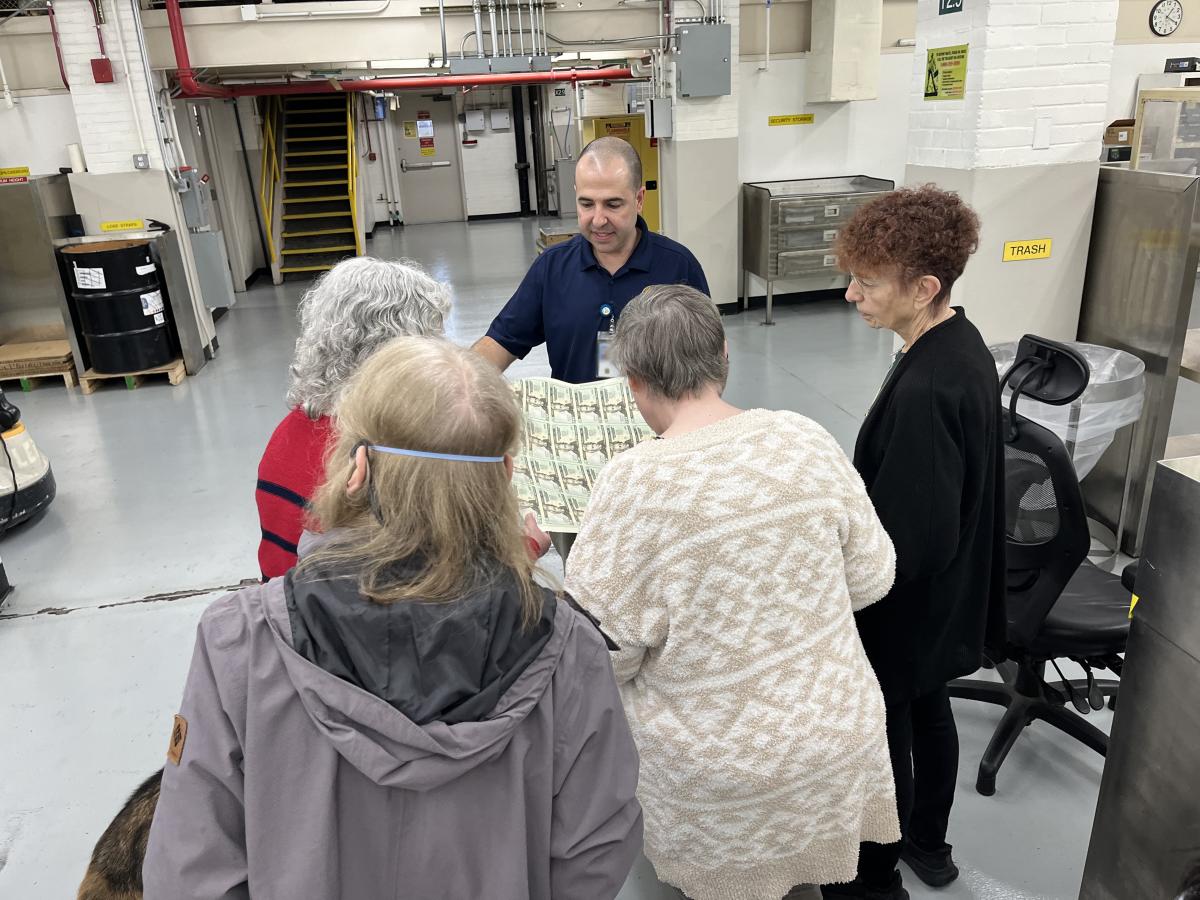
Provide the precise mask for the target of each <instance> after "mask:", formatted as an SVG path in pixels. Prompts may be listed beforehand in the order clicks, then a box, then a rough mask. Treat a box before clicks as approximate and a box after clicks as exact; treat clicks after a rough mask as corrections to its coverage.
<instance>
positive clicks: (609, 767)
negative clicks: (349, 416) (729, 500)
mask: <svg viewBox="0 0 1200 900" xmlns="http://www.w3.org/2000/svg"><path fill="white" fill-rule="evenodd" d="M353 583H354V582H353V579H350V578H340V579H339V578H337V577H333V578H327V579H322V580H319V581H310V582H307V583H300V584H296V583H293V582H292V581H291V576H289V577H288V578H287V579H275V580H273V581H271V582H269V583H268V584H266V585H261V586H255V587H251V588H246V589H244V590H241V591H238V592H236V593H234V594H230V595H228V596H226V597H224V598H222V599H220V600H218V601H216V602H215V603H214V604H213V605H212V606H211V607H209V608H208V610H207V611H206V612H205V613H204V615H203V616H202V617H201V620H200V625H199V627H198V629H197V636H196V648H195V653H194V656H193V658H192V666H191V671H190V672H189V674H188V679H187V685H186V687H185V689H184V697H183V703H182V706H181V708H180V717H181V719H182V720H184V721H185V722H186V725H183V726H180V724H179V721H178V720H177V721H176V727H175V728H174V729H173V742H172V750H173V754H172V755H171V756H169V761H168V763H167V765H166V769H165V770H164V773H163V781H162V795H161V798H160V799H159V803H158V809H157V812H156V813H155V817H154V823H153V826H152V828H151V831H150V840H149V846H148V847H147V851H146V861H145V866H144V869H143V876H144V883H145V898H146V900H160V898H161V900H166V898H170V900H186V898H197V900H199V898H204V900H216V898H246V897H253V898H255V900H268V898H280V900H306V898H311V900H335V898H339V900H360V898H361V900H385V898H412V900H434V898H447V900H450V898H453V900H474V898H488V900H524V898H530V900H571V898H580V900H584V898H586V900H600V898H612V897H614V896H616V894H617V892H618V891H619V890H620V887H621V885H622V883H623V882H624V880H625V877H626V875H627V874H628V873H629V870H630V868H631V866H632V865H633V861H634V858H635V857H636V855H637V853H638V851H639V850H640V849H641V845H642V814H641V808H640V807H639V806H638V803H637V800H636V799H635V796H634V794H635V791H636V788H637V773H638V758H637V751H636V749H635V747H634V743H633V739H632V737H631V736H630V733H629V728H628V726H627V725H626V721H625V715H624V712H623V710H622V707H621V700H620V697H619V695H618V693H617V688H616V684H615V681H614V679H613V674H612V668H611V665H610V663H609V659H608V651H607V649H606V647H605V643H604V639H603V637H602V636H601V634H600V633H599V632H598V631H597V629H596V628H595V627H594V626H593V625H592V624H591V623H590V622H589V621H588V620H587V619H585V618H584V617H583V616H582V615H581V614H580V613H578V612H576V611H575V610H574V609H572V608H571V607H570V606H569V605H568V604H567V603H563V602H557V601H556V600H555V598H554V597H553V596H552V595H550V594H549V592H547V596H546V602H545V606H544V608H543V614H542V617H541V620H540V621H539V623H538V624H537V626H536V627H535V628H533V629H530V630H523V629H520V628H519V627H516V624H515V623H516V618H517V616H519V609H518V606H519V604H516V600H515V590H514V589H513V587H512V586H511V585H508V586H505V585H504V584H500V585H496V586H492V587H491V588H487V589H484V590H481V591H480V592H477V593H476V594H474V595H472V596H470V597H467V598H464V599H463V600H462V601H460V602H456V603H452V604H427V603H398V604H389V605H380V604H374V603H371V602H370V601H367V600H364V599H363V598H361V597H360V596H359V595H358V592H357V590H354V589H353ZM493 695H494V697H495V699H494V701H493ZM481 698H482V699H481ZM484 707H486V708H484ZM418 723H420V724H418ZM184 729H186V730H184ZM176 755H177V756H178V763H177V764H176V763H175V762H174V756H176Z"/></svg>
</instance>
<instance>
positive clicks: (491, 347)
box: [474, 137, 708, 383]
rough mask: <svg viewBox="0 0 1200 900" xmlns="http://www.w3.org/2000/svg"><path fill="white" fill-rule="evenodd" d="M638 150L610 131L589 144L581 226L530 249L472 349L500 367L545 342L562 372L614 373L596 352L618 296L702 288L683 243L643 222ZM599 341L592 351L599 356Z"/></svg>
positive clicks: (578, 377)
mask: <svg viewBox="0 0 1200 900" xmlns="http://www.w3.org/2000/svg"><path fill="white" fill-rule="evenodd" d="M645 197H646V187H645V185H644V184H643V183H642V163H641V160H640V159H638V155H637V151H636V150H634V149H633V147H632V146H631V145H630V144H629V143H628V142H627V141H623V140H621V139H620V138H617V137H602V138H597V139H596V140H594V141H592V142H591V143H590V144H588V145H587V146H586V147H585V148H584V149H583V152H582V153H581V154H579V162H578V164H577V165H576V167H575V205H576V208H577V209H578V211H579V234H577V235H575V237H573V238H571V240H569V241H567V242H565V243H562V244H558V245H556V246H554V247H550V248H548V249H547V250H546V251H545V252H544V253H542V255H541V256H539V257H538V258H537V260H536V261H535V262H534V264H533V266H532V267H531V268H530V270H529V272H528V273H526V275H525V279H524V280H523V281H522V282H521V286H520V287H519V288H517V292H516V293H515V294H513V296H512V299H510V300H509V301H508V303H507V304H506V305H505V307H504V309H502V310H501V311H500V315H498V316H496V319H495V321H493V322H492V326H491V328H489V329H488V332H487V335H486V336H485V337H482V338H480V339H479V340H478V341H476V342H475V346H474V350H475V351H476V352H477V353H479V354H480V355H481V356H483V357H484V358H485V359H487V360H488V361H489V362H491V363H493V364H495V365H496V367H497V368H499V369H500V370H501V371H503V370H505V369H507V368H508V367H509V366H510V365H512V363H513V361H514V360H516V359H523V358H524V357H525V355H526V354H527V353H529V351H530V350H532V349H533V348H534V347H536V346H538V345H539V344H542V343H544V344H545V345H546V351H547V353H548V354H549V356H550V366H551V370H552V373H553V375H554V377H555V378H557V379H559V380H560V381H570V382H575V383H579V382H584V381H594V380H596V378H598V377H600V378H603V377H607V376H609V375H612V374H615V372H614V371H613V370H612V369H611V368H610V367H609V366H608V364H607V363H606V360H605V359H604V358H603V357H604V353H605V349H606V347H607V338H608V335H610V334H611V333H612V329H613V326H614V325H615V324H616V321H617V318H618V317H619V316H620V315H621V310H623V309H624V308H625V305H626V304H627V303H628V302H629V301H630V300H632V299H633V298H634V297H636V296H637V295H638V294H640V293H641V292H642V289H643V288H645V287H648V286H650V285H652V284H688V285H691V286H692V287H694V288H696V289H697V290H700V291H703V292H704V293H705V294H707V293H708V282H707V281H706V280H705V278H704V270H703V269H701V268H700V263H699V262H697V261H696V257H694V256H692V254H691V253H690V252H689V251H688V249H687V248H686V247H684V246H683V245H681V244H677V243H676V242H675V241H673V240H671V239H670V238H665V237H663V236H662V235H660V234H655V233H654V232H652V231H650V230H649V229H648V228H647V227H646V223H645V221H643V219H642V217H641V215H640V213H641V211H642V202H643V200H644V199H645ZM598 350H599V358H598Z"/></svg>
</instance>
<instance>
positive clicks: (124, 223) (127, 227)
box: [100, 219, 146, 231]
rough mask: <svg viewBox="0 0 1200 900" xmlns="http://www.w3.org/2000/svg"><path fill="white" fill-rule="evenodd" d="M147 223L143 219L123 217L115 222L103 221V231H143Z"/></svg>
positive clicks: (101, 224)
mask: <svg viewBox="0 0 1200 900" xmlns="http://www.w3.org/2000/svg"><path fill="white" fill-rule="evenodd" d="M145 228H146V223H145V222H143V221H142V220H141V219H121V220H119V221H114V222H101V223H100V230H101V231H143V230H144V229H145Z"/></svg>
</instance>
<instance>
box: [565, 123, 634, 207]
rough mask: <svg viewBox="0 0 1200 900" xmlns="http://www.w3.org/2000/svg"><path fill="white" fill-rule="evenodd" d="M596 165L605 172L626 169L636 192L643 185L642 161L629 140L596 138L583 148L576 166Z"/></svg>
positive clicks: (630, 184) (630, 183)
mask: <svg viewBox="0 0 1200 900" xmlns="http://www.w3.org/2000/svg"><path fill="white" fill-rule="evenodd" d="M587 165H591V166H595V167H596V168H597V169H599V170H600V171H602V172H604V173H605V174H609V173H613V174H615V173H616V172H617V171H624V172H625V173H626V175H627V176H628V178H629V188H630V190H632V191H634V192H635V193H636V192H637V190H638V189H639V188H640V187H641V186H642V161H641V159H640V158H639V157H638V155H637V151H636V150H634V149H633V145H632V144H630V143H629V141H626V140H622V139H621V138H619V137H612V136H609V137H602V138H596V139H595V140H594V141H592V142H591V143H590V144H588V145H587V146H586V147H584V148H583V152H582V153H580V154H579V162H578V163H576V167H582V166H587Z"/></svg>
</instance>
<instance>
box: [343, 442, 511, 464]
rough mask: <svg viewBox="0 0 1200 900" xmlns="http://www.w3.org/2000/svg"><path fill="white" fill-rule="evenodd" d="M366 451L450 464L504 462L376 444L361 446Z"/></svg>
mask: <svg viewBox="0 0 1200 900" xmlns="http://www.w3.org/2000/svg"><path fill="white" fill-rule="evenodd" d="M363 446H364V447H366V448H367V449H368V450H378V451H379V452H380V453H390V454H392V455H393V456H416V457H419V458H421V459H446V460H449V461H450V462H472V463H494V462H504V457H503V456H462V455H460V454H457V453H430V452H429V451H427V450H401V449H400V448H398V447H381V446H379V445H378V444H363Z"/></svg>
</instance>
